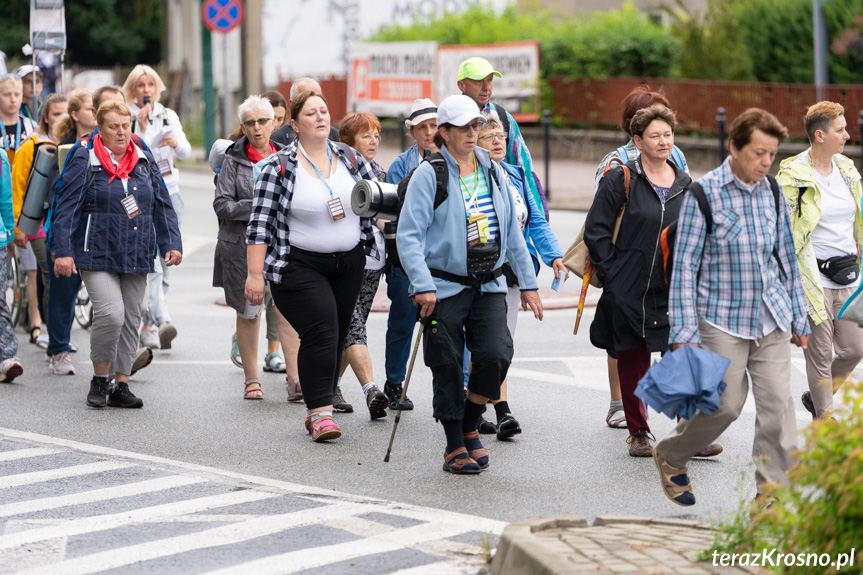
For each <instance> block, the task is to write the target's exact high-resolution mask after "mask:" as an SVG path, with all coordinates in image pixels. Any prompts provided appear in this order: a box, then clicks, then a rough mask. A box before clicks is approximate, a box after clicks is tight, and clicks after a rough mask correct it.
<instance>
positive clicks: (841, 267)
mask: <svg viewBox="0 0 863 575" xmlns="http://www.w3.org/2000/svg"><path fill="white" fill-rule="evenodd" d="M817 261H818V270H819V271H820V272H821V275H823V276H824V277H826V278H827V279H829V280H830V281H833V282H836V283H837V284H839V285H843V286H845V285H848V284H852V283H854V282H855V281H857V278H858V277H860V268H859V267H858V266H857V256H856V255H854V254H849V255H847V256H834V257H832V258H829V259H826V260H817Z"/></svg>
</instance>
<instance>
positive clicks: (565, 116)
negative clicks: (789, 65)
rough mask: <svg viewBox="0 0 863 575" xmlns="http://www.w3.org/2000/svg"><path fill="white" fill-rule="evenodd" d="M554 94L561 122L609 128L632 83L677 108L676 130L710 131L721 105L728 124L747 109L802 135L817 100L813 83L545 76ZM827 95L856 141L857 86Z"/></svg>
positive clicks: (860, 105)
mask: <svg viewBox="0 0 863 575" xmlns="http://www.w3.org/2000/svg"><path fill="white" fill-rule="evenodd" d="M546 82H547V84H548V87H549V88H550V89H551V91H552V92H553V94H554V108H553V109H552V114H553V115H554V117H555V118H557V119H559V120H562V121H563V122H565V123H566V124H580V125H587V126H591V127H613V126H617V124H618V123H619V122H620V102H621V101H622V100H623V98H624V97H625V96H626V95H627V94H628V93H629V92H630V91H631V90H632V89H633V88H635V87H637V86H639V85H641V84H648V85H650V86H651V87H652V88H653V89H654V90H658V91H661V92H663V93H664V94H665V95H666V96H667V97H668V100H669V101H670V102H671V105H672V106H673V107H674V109H675V111H676V112H677V116H678V119H679V122H680V123H679V127H678V129H679V130H682V131H689V132H701V133H707V134H715V133H716V131H717V121H716V115H717V109H718V108H720V107H721V108H725V113H726V116H727V118H728V122H729V123H730V122H731V121H732V120H733V119H734V118H735V117H736V116H737V115H738V114H740V113H741V112H743V111H744V110H746V109H747V108H751V107H753V106H754V107H758V108H764V109H765V110H767V111H769V112H771V113H772V114H774V115H776V117H777V118H779V121H780V122H782V123H783V124H784V125H785V126H786V127H787V128H788V131H789V133H790V134H791V136H792V137H798V138H805V137H806V131H805V130H804V128H803V117H804V115H805V114H806V109H807V108H808V107H809V106H811V105H812V104H814V103H815V102H817V101H818V100H817V98H816V92H815V86H814V85H813V84H780V83H772V82H719V81H707V80H676V79H668V78H606V79H604V80H599V79H594V78H563V77H552V78H546ZM827 99H828V100H830V101H832V102H838V103H840V104H842V105H843V106H845V118H846V120H847V121H848V132H849V133H850V134H851V137H852V138H853V139H854V140H857V141H859V139H860V129H859V127H858V126H859V124H858V119H859V118H860V111H861V110H863V84H845V85H835V84H834V85H831V86H829V87H828V88H827Z"/></svg>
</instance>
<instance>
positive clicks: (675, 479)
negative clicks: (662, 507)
mask: <svg viewBox="0 0 863 575" xmlns="http://www.w3.org/2000/svg"><path fill="white" fill-rule="evenodd" d="M653 461H654V463H656V468H657V469H658V470H659V479H660V481H662V491H663V492H664V493H665V496H666V497H668V498H669V499H670V500H671V501H672V502H674V503H676V504H678V505H682V506H684V507H689V506H690V505H695V495H693V493H692V484H691V483H690V482H689V475H688V473H687V468H686V467H684V468H683V469H678V468H676V467H671V466H670V465H669V464H668V463H667V462H666V461H665V460H664V459H662V458H661V457H659V456H658V455H657V454H656V450H655V449H654V450H653Z"/></svg>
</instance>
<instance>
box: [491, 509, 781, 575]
mask: <svg viewBox="0 0 863 575" xmlns="http://www.w3.org/2000/svg"><path fill="white" fill-rule="evenodd" d="M714 535H715V532H714V531H713V530H712V529H711V528H710V527H709V526H708V525H707V524H705V523H699V522H697V521H686V520H681V519H653V518H649V517H618V516H610V515H605V516H599V517H597V518H596V519H595V520H594V521H593V525H592V526H588V524H587V520H586V519H585V518H584V517H559V518H543V519H531V520H529V521H521V522H519V523H513V524H511V525H509V526H507V527H506V528H505V529H504V531H503V535H502V536H501V538H500V542H499V543H498V546H497V553H495V555H494V559H493V560H492V563H491V572H492V574H493V575H523V574H525V573H530V574H531V575H587V574H591V573H597V574H598V573H626V574H628V575H658V574H660V573H667V574H670V575H732V574H741V575H742V574H744V573H764V571H762V570H760V569H758V568H744V567H722V566H714V565H713V562H712V561H701V562H699V561H697V560H696V558H697V556H698V555H699V553H701V552H702V551H703V550H705V549H708V548H709V547H710V545H711V543H712V542H713V538H714Z"/></svg>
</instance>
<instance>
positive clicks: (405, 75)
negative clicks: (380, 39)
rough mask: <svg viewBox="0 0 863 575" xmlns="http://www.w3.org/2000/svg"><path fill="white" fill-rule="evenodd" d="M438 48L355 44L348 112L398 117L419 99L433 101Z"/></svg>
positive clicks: (412, 44) (419, 44) (413, 44)
mask: <svg viewBox="0 0 863 575" xmlns="http://www.w3.org/2000/svg"><path fill="white" fill-rule="evenodd" d="M436 54H437V44H435V43H434V42H392V43H366V44H356V45H354V49H353V50H352V51H351V65H350V68H349V69H350V74H349V78H348V94H349V99H348V111H350V112H354V111H364V112H370V113H372V114H375V115H377V116H382V117H398V116H400V115H407V114H408V113H409V112H410V109H411V104H413V101H414V100H416V99H418V98H431V97H432V88H433V83H434V77H435V59H436Z"/></svg>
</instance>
